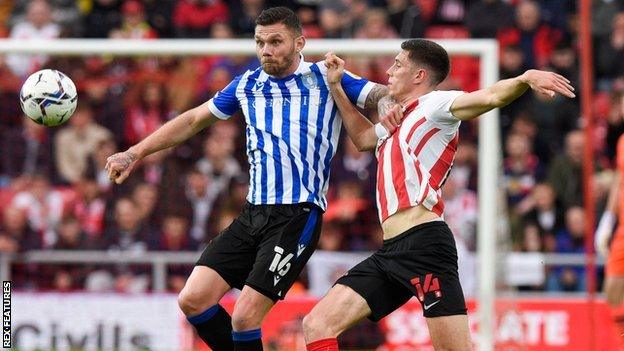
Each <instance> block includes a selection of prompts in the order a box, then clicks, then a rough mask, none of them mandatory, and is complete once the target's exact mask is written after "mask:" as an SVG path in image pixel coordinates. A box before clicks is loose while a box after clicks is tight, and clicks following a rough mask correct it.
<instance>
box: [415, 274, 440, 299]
mask: <svg viewBox="0 0 624 351" xmlns="http://www.w3.org/2000/svg"><path fill="white" fill-rule="evenodd" d="M410 283H411V284H412V285H413V286H414V287H415V288H416V293H417V295H416V297H417V298H418V300H419V301H420V302H423V301H425V294H426V293H429V292H432V293H434V294H435V297H436V298H441V297H442V290H441V289H440V281H439V280H438V278H437V277H434V276H433V273H427V274H426V275H425V281H424V282H423V283H421V281H420V277H415V278H412V280H410Z"/></svg>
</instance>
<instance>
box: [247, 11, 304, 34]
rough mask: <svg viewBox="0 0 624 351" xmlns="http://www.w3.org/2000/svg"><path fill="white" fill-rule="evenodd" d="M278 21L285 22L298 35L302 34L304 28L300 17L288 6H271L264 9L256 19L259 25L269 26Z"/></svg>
mask: <svg viewBox="0 0 624 351" xmlns="http://www.w3.org/2000/svg"><path fill="white" fill-rule="evenodd" d="M276 23H283V24H284V25H285V26H286V28H288V29H292V30H293V31H294V32H295V33H296V34H297V35H301V32H302V28H301V22H300V21H299V17H297V15H296V14H295V13H294V12H293V11H292V10H291V9H289V8H287V7H283V6H279V7H270V8H268V9H266V10H264V11H262V13H260V16H258V18H257V19H256V25H259V26H268V25H271V24H276Z"/></svg>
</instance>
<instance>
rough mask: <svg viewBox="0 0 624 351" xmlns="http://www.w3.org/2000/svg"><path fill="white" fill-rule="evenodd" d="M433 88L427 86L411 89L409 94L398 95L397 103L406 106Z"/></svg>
mask: <svg viewBox="0 0 624 351" xmlns="http://www.w3.org/2000/svg"><path fill="white" fill-rule="evenodd" d="M433 90H434V89H432V88H430V87H427V88H426V89H414V90H412V91H411V92H410V93H409V94H407V95H405V96H403V97H400V98H399V99H398V101H399V104H401V106H403V107H406V106H409V105H410V104H411V103H413V102H414V101H416V100H417V99H418V98H420V97H421V96H423V95H427V94H429V93H430V92H432V91H433Z"/></svg>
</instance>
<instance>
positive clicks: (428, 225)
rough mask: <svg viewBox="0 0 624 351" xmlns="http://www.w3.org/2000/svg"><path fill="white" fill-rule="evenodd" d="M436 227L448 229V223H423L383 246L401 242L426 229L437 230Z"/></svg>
mask: <svg viewBox="0 0 624 351" xmlns="http://www.w3.org/2000/svg"><path fill="white" fill-rule="evenodd" d="M435 227H447V224H446V222H444V221H439V220H437V221H431V222H425V223H421V224H419V225H417V226H414V227H411V228H410V229H408V230H406V231H404V232H403V233H401V234H399V235H397V236H395V237H394V238H390V239H388V240H384V241H383V244H384V245H388V244H392V243H393V242H396V241H399V240H401V239H403V238H405V237H406V236H408V235H412V234H415V233H416V232H419V231H421V230H425V229H429V228H435Z"/></svg>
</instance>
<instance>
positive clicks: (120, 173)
mask: <svg viewBox="0 0 624 351" xmlns="http://www.w3.org/2000/svg"><path fill="white" fill-rule="evenodd" d="M217 120H218V119H217V118H216V117H214V116H213V115H212V113H211V112H210V110H209V109H208V102H206V103H204V104H202V105H200V106H197V107H195V108H193V109H190V110H188V111H186V112H184V113H182V114H181V115H179V116H177V117H176V118H174V119H172V120H171V121H169V122H167V123H165V124H164V125H163V126H162V127H160V128H158V129H157V130H156V131H155V132H154V133H152V134H150V135H149V136H148V137H147V138H145V139H143V140H142V141H141V142H139V143H138V144H136V145H134V146H132V147H130V148H129V149H128V150H126V151H124V152H119V153H116V154H114V155H112V156H110V157H109V158H108V159H107V162H106V167H105V168H106V170H107V171H108V174H109V178H110V179H111V180H113V181H115V183H117V184H121V183H122V182H123V181H124V180H126V178H128V176H129V175H130V172H132V169H133V168H134V166H135V165H136V163H137V162H138V161H139V160H140V159H142V158H144V157H145V156H148V155H150V154H153V153H154V152H156V151H159V150H162V149H166V148H168V147H172V146H176V145H178V144H181V143H182V142H184V141H185V140H187V139H188V138H190V137H192V136H193V135H195V134H197V133H198V132H199V131H200V130H202V129H204V128H206V127H208V126H209V125H212V124H213V123H214V122H216V121H217Z"/></svg>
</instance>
